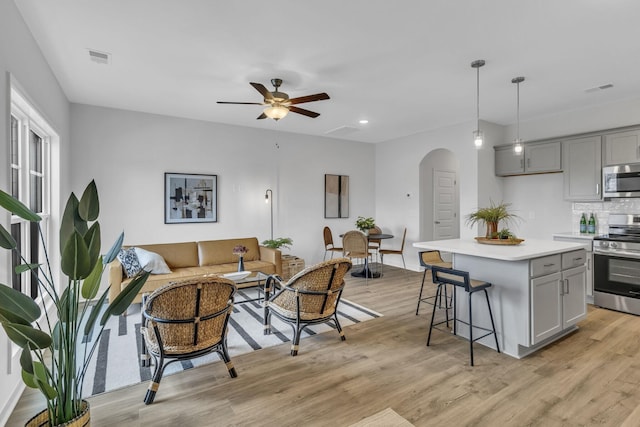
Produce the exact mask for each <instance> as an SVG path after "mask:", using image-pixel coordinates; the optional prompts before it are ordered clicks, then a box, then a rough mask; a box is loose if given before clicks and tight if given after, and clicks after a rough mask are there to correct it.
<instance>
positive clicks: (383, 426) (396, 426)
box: [349, 408, 413, 427]
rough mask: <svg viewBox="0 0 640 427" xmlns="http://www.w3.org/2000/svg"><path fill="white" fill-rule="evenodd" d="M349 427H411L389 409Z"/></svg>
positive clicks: (411, 425)
mask: <svg viewBox="0 0 640 427" xmlns="http://www.w3.org/2000/svg"><path fill="white" fill-rule="evenodd" d="M349 427H413V424H411V423H410V422H409V421H407V420H406V419H404V418H402V417H401V416H400V415H398V413H397V412H396V411H394V410H393V409H391V408H387V409H383V410H382V411H380V412H378V413H375V414H373V415H371V416H370V417H367V418H365V419H363V420H361V421H359V422H357V423H355V424H351V425H350V426H349Z"/></svg>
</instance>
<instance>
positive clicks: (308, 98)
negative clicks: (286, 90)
mask: <svg viewBox="0 0 640 427" xmlns="http://www.w3.org/2000/svg"><path fill="white" fill-rule="evenodd" d="M323 99H329V95H327V94H326V93H324V92H322V93H316V94H315V95H307V96H301V97H299V98H292V99H290V100H289V101H287V102H288V103H289V105H293V104H302V103H303V102H312V101H322V100H323Z"/></svg>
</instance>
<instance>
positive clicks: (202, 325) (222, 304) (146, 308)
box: [141, 276, 237, 405]
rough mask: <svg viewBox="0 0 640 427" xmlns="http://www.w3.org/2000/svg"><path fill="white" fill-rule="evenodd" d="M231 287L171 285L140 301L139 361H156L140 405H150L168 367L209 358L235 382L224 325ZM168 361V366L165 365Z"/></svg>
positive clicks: (216, 280) (224, 283) (208, 281)
mask: <svg viewBox="0 0 640 427" xmlns="http://www.w3.org/2000/svg"><path fill="white" fill-rule="evenodd" d="M235 293H236V286H235V284H234V283H233V282H232V281H231V280H228V279H225V278H222V277H218V276H211V277H202V278H197V279H190V280H184V281H180V282H175V283H171V284H169V285H166V286H163V287H162V288H160V289H157V290H156V291H154V292H153V293H151V294H150V295H148V296H145V297H144V299H143V303H142V306H143V312H142V320H143V326H144V327H142V328H141V333H142V337H143V338H144V340H143V341H144V342H143V357H144V355H145V353H146V352H148V353H149V354H151V356H152V357H153V359H154V361H155V369H154V371H153V378H152V380H151V384H149V389H148V390H147V394H146V396H145V398H144V403H145V404H147V405H149V404H151V403H153V400H154V398H155V395H156V392H157V390H158V388H159V387H160V380H161V379H162V374H163V372H164V369H165V368H166V367H167V366H168V365H169V364H171V363H173V362H177V361H180V360H185V359H193V358H196V357H200V356H204V355H205V354H209V353H212V352H216V353H218V355H219V356H220V358H221V359H222V360H223V361H224V362H225V364H226V367H227V370H228V371H229V375H231V377H232V378H235V377H236V376H237V374H236V370H235V368H234V367H233V363H232V362H231V359H230V358H229V353H228V351H227V324H228V322H229V316H230V315H231V312H232V310H233V297H234V295H235ZM167 359H168V361H166V360H167Z"/></svg>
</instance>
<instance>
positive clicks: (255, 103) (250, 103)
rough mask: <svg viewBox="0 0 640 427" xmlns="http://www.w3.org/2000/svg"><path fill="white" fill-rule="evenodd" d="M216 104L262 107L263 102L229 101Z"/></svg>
mask: <svg viewBox="0 0 640 427" xmlns="http://www.w3.org/2000/svg"><path fill="white" fill-rule="evenodd" d="M218 104H240V105H264V102H229V101H218Z"/></svg>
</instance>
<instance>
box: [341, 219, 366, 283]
mask: <svg viewBox="0 0 640 427" xmlns="http://www.w3.org/2000/svg"><path fill="white" fill-rule="evenodd" d="M342 248H343V250H344V253H343V256H344V257H345V258H349V259H354V258H355V259H362V260H364V262H363V264H364V268H365V269H366V268H367V267H368V266H367V264H368V263H367V260H368V259H369V256H370V255H371V254H370V253H369V241H368V239H367V236H365V234H364V233H363V232H362V231H360V230H351V231H347V232H346V233H344V235H343V236H342ZM364 276H365V277H364V280H365V284H366V283H367V280H368V279H369V275H368V274H365V275H364Z"/></svg>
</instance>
